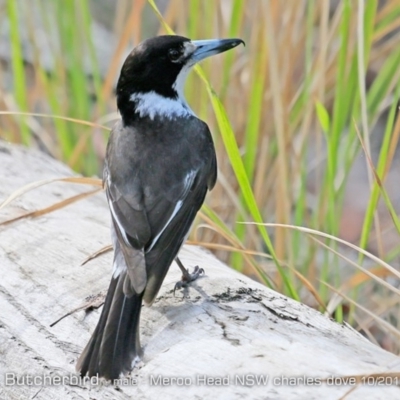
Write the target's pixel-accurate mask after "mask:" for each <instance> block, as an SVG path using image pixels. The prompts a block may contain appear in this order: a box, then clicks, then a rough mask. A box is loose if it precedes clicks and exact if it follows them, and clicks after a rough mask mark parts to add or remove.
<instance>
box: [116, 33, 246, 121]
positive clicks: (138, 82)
mask: <svg viewBox="0 0 400 400" xmlns="http://www.w3.org/2000/svg"><path fill="white" fill-rule="evenodd" d="M240 43H243V44H244V42H243V41H242V40H241V39H221V40H220V39H213V40H197V41H191V40H190V39H188V38H185V37H182V36H169V35H165V36H156V37H154V38H151V39H147V40H145V41H143V42H142V43H140V44H139V45H138V46H136V47H135V48H134V49H133V51H132V52H131V53H130V54H129V56H128V57H127V59H126V60H125V63H124V65H123V67H122V69H121V75H120V77H119V80H118V84H117V103H118V108H119V110H120V112H121V114H122V117H123V118H124V119H126V118H125V117H127V115H126V114H127V113H128V112H129V110H130V113H134V110H133V107H132V104H130V103H132V101H134V99H135V98H136V97H135V96H141V95H144V94H148V93H152V94H155V95H157V96H161V97H162V98H166V99H168V100H178V101H181V103H182V104H186V102H185V101H184V98H183V86H184V82H185V79H186V75H187V73H188V72H189V70H190V68H191V67H192V66H193V65H194V64H196V63H197V62H198V61H201V60H203V59H204V58H206V57H209V56H212V55H214V54H218V53H222V52H224V51H226V50H229V49H232V48H234V47H236V46H238V45H239V44H240Z"/></svg>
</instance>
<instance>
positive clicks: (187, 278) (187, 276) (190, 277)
mask: <svg viewBox="0 0 400 400" xmlns="http://www.w3.org/2000/svg"><path fill="white" fill-rule="evenodd" d="M175 261H176V263H177V264H178V267H179V268H180V269H181V271H182V279H181V280H180V281H178V282H176V284H175V287H174V294H175V290H176V289H181V288H182V287H186V286H187V284H188V283H190V282H193V281H195V280H196V279H197V278H198V277H199V276H200V275H201V274H204V269H203V268H199V266H198V265H196V266H195V267H194V271H193V273H189V270H188V269H186V268H185V267H184V266H183V264H182V261H181V260H180V259H179V257H176V258H175Z"/></svg>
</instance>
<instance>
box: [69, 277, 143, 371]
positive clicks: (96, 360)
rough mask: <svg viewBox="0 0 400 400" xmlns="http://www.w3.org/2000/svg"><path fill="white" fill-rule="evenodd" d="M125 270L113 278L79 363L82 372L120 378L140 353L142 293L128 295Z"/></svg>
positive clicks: (129, 368) (78, 369) (78, 367)
mask: <svg viewBox="0 0 400 400" xmlns="http://www.w3.org/2000/svg"><path fill="white" fill-rule="evenodd" d="M125 277H126V271H124V272H122V273H120V274H119V276H117V277H115V278H114V277H113V278H112V279H111V283H110V287H109V289H108V293H107V297H106V300H105V303H104V307H103V311H102V313H101V316H100V320H99V322H98V324H97V326H96V329H95V331H94V333H93V335H92V337H91V339H90V340H89V343H88V344H87V345H86V347H85V349H84V350H83V352H82V354H81V356H80V357H79V359H78V363H77V366H76V369H77V371H80V373H81V375H82V376H85V375H88V376H96V375H98V376H99V377H104V378H106V379H117V378H119V376H120V374H121V373H126V372H128V371H130V370H131V369H132V366H133V363H134V361H135V359H136V358H137V357H139V356H141V348H140V336H139V319H140V311H141V308H142V297H143V293H142V294H139V295H137V294H134V295H133V296H131V297H127V296H126V295H125V294H124V291H123V286H124V281H125Z"/></svg>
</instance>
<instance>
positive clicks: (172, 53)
mask: <svg viewBox="0 0 400 400" xmlns="http://www.w3.org/2000/svg"><path fill="white" fill-rule="evenodd" d="M180 55H181V53H180V52H179V51H178V50H176V49H170V50H169V51H168V56H169V59H170V60H171V61H176V60H177V59H178V58H179V57H180Z"/></svg>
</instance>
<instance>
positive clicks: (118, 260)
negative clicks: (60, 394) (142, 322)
mask: <svg viewBox="0 0 400 400" xmlns="http://www.w3.org/2000/svg"><path fill="white" fill-rule="evenodd" d="M240 43H243V44H244V42H243V41H242V40H241V39H222V40H219V39H214V40H199V41H191V40H190V39H187V38H185V37H181V36H158V37H154V38H152V39H148V40H145V41H144V42H142V43H141V44H139V45H138V46H137V47H135V48H134V50H133V51H132V52H131V53H130V55H129V56H128V58H127V59H126V60H125V63H124V65H123V67H122V70H121V75H120V77H119V80H118V84H117V105H118V109H119V111H120V113H121V117H122V118H121V120H120V121H118V122H117V123H116V124H115V126H114V128H113V129H112V132H111V135H110V139H109V142H108V146H107V154H106V160H105V166H104V173H103V184H104V186H105V188H106V193H107V199H108V204H109V208H110V211H111V219H112V226H111V234H112V239H113V246H114V265H113V266H114V270H113V276H112V279H111V283H110V287H109V289H108V293H107V297H106V300H105V303H104V307H103V311H102V313H101V316H100V320H99V322H98V324H97V327H96V329H95V331H94V333H93V335H92V338H91V339H90V340H89V343H88V344H87V345H86V347H85V349H84V350H83V352H82V354H81V356H80V357H79V360H78V364H77V370H78V371H80V373H81V375H89V376H94V375H99V376H102V377H105V378H106V379H115V378H118V377H119V376H120V374H121V373H126V372H128V371H129V370H131V369H132V367H133V366H134V364H135V362H136V361H137V360H138V358H139V357H140V355H141V354H142V351H141V348H140V340H139V319H140V310H141V307H142V300H144V302H145V303H146V304H148V305H151V304H152V302H153V301H154V299H155V297H156V295H157V293H158V291H159V289H160V286H161V284H162V282H163V280H164V277H165V275H166V273H167V271H168V269H169V266H170V265H171V263H172V261H173V260H174V259H177V261H178V264H179V265H180V267H181V269H182V270H183V273H184V277H183V279H186V280H187V281H190V280H193V279H195V278H196V276H197V275H198V274H199V272H200V271H199V270H197V271H195V274H192V275H190V274H189V273H188V272H187V270H186V269H185V268H184V267H183V266H182V265H181V263H180V261H179V259H178V258H177V254H178V251H179V249H180V248H181V246H182V244H183V242H184V240H185V238H186V236H187V234H188V232H189V229H190V227H191V225H192V223H193V220H194V218H195V216H196V213H197V211H198V210H199V209H200V207H201V205H202V204H203V201H204V198H205V195H206V193H207V190H211V189H212V188H213V186H214V184H215V181H216V178H217V161H216V157H215V150H214V145H213V142H212V138H211V134H210V131H209V129H208V127H207V125H206V124H205V123H204V122H203V121H201V120H200V119H198V118H197V117H196V115H195V114H194V113H193V111H192V110H191V109H190V107H189V106H188V104H187V103H186V101H185V98H184V95H183V88H184V83H185V79H186V76H187V73H188V72H189V70H190V69H191V67H193V65H194V64H196V63H197V62H198V61H201V60H203V59H204V58H206V57H209V56H212V55H214V54H218V53H222V52H224V51H226V50H229V49H232V48H233V47H236V46H238V45H239V44H240Z"/></svg>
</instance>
